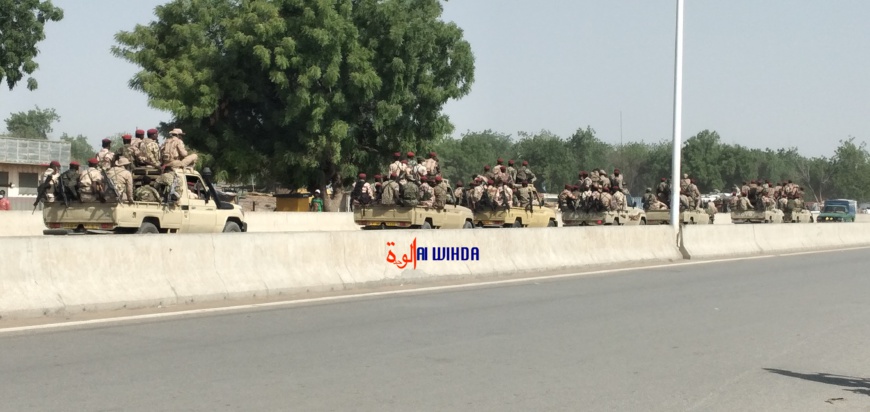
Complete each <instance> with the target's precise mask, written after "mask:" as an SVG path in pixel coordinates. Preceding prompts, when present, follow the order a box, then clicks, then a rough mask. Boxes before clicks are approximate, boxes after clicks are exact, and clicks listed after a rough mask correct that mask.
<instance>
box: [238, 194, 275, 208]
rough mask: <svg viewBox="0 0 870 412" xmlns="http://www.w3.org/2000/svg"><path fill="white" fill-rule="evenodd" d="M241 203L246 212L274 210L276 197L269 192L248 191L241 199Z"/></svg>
mask: <svg viewBox="0 0 870 412" xmlns="http://www.w3.org/2000/svg"><path fill="white" fill-rule="evenodd" d="M239 205H241V206H242V208H243V209H244V210H245V211H246V212H253V211H256V212H274V211H275V197H274V196H272V195H271V194H268V193H252V192H248V193H247V194H245V197H244V198H243V199H240V200H239Z"/></svg>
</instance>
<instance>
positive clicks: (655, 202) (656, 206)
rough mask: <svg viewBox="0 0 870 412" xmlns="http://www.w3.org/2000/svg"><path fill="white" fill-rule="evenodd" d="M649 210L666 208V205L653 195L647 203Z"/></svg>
mask: <svg viewBox="0 0 870 412" xmlns="http://www.w3.org/2000/svg"><path fill="white" fill-rule="evenodd" d="M649 210H668V205H666V204H664V202H662V201H661V200H658V199H657V198H655V197H653V198H652V201H651V202H650V204H649Z"/></svg>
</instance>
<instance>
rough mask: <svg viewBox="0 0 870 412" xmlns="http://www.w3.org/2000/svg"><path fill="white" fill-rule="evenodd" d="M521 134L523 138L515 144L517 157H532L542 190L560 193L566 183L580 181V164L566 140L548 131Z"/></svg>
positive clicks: (531, 161) (530, 160) (537, 183)
mask: <svg viewBox="0 0 870 412" xmlns="http://www.w3.org/2000/svg"><path fill="white" fill-rule="evenodd" d="M519 135H520V140H519V141H518V142H517V143H516V145H515V146H514V150H515V158H516V159H518V160H528V162H529V168H530V169H531V170H532V172H534V173H535V177H536V178H537V180H536V181H535V186H536V187H537V188H538V189H539V190H541V191H542V192H548V191H549V192H554V191H555V192H557V193H558V192H559V191H560V190H561V187H562V185H564V184H566V183H573V182H574V181H575V180H577V171H578V167H579V163H578V161H577V159H576V158H574V157H573V156H572V155H571V152H570V151H569V150H568V143H567V142H566V141H565V140H563V139H562V138H561V137H559V136H557V135H555V134H553V133H551V132H549V131H547V130H542V131H540V132H539V133H538V134H535V135H532V134H529V133H525V132H520V133H519Z"/></svg>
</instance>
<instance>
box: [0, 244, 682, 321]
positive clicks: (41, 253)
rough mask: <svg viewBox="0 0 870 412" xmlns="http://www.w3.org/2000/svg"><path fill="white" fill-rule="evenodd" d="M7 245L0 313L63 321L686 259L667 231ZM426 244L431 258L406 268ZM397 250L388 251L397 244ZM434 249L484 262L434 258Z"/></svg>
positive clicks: (2, 250) (0, 251)
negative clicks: (461, 250)
mask: <svg viewBox="0 0 870 412" xmlns="http://www.w3.org/2000/svg"><path fill="white" fill-rule="evenodd" d="M614 229H617V228H609V227H607V228H595V227H593V228H564V229H545V228H542V229H515V230H511V229H493V230H449V231H448V230H445V231H438V230H430V231H421V230H415V231H408V230H385V231H362V230H357V231H353V232H310V233H240V234H203V235H174V236H164V235H128V236H124V237H123V241H119V238H118V237H115V236H92V237H86V238H83V237H67V236H64V237H50V236H45V237H42V236H40V237H24V238H15V237H5V238H0V262H2V264H3V266H4V270H3V275H2V276H0V316H2V317H3V318H17V317H34V316H43V315H58V314H66V313H77V312H82V311H94V310H116V309H122V308H130V309H132V308H141V307H154V306H157V305H164V306H165V305H178V304H185V303H189V302H192V301H196V302H202V301H215V300H224V299H237V298H251V297H271V296H277V295H295V294H304V293H306V292H321V291H331V290H347V289H355V288H365V287H372V286H378V285H385V284H393V283H421V282H432V281H440V280H447V279H458V278H468V279H470V278H488V277H490V278H491V277H496V276H499V275H509V274H517V273H523V272H541V271H568V270H580V269H584V268H590V267H596V266H607V265H620V264H631V263H641V262H668V261H676V260H679V259H681V255H680V253H679V251H678V249H677V247H676V242H675V236H674V235H673V232H672V231H671V230H670V228H668V227H633V228H625V229H624V230H614ZM415 239H416V245H417V248H418V249H420V248H426V250H427V254H428V256H427V257H428V259H427V260H419V261H417V262H416V269H413V263H411V264H409V266H408V267H404V268H401V269H400V268H399V265H397V264H396V263H391V262H388V256H389V255H390V252H391V251H392V252H393V255H395V256H396V257H397V258H398V259H399V264H400V265H404V263H403V262H402V258H403V256H409V259H410V256H411V255H412V254H411V245H412V244H413V242H414V241H415ZM388 243H390V245H388ZM433 247H468V248H471V247H477V248H478V249H479V260H477V261H469V260H467V261H462V260H452V261H451V260H444V261H434V260H433V257H434V256H433V255H432V249H431V248H433Z"/></svg>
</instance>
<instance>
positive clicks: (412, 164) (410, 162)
mask: <svg viewBox="0 0 870 412" xmlns="http://www.w3.org/2000/svg"><path fill="white" fill-rule="evenodd" d="M406 155H407V157H408V158H407V159H406V160H408V167H410V168H411V170H414V168H415V167H417V161H416V160H414V158H415V156H416V155H414V152H408V153H406Z"/></svg>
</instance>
